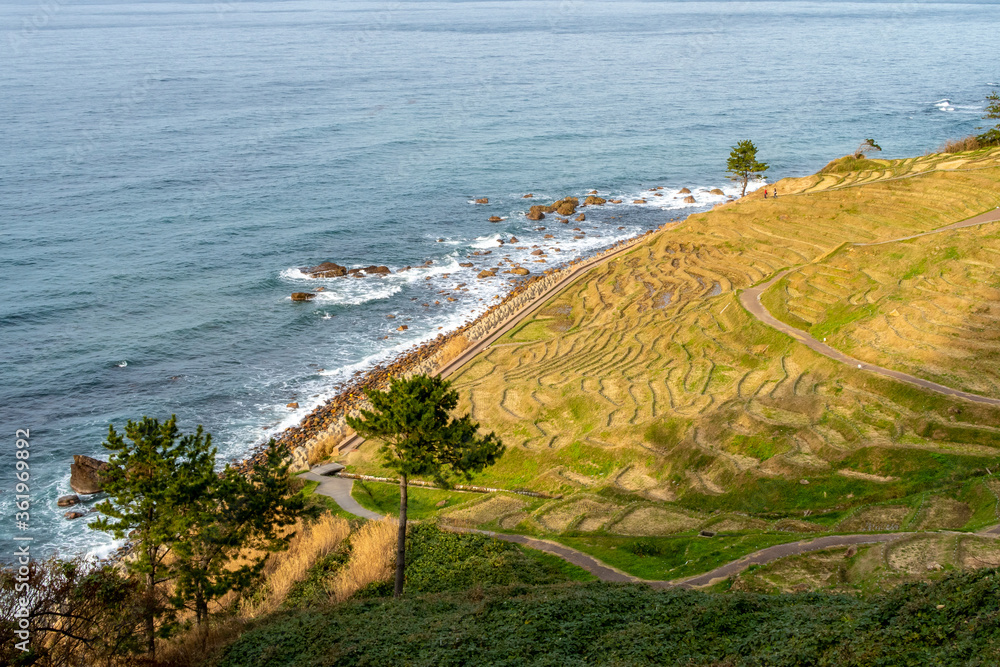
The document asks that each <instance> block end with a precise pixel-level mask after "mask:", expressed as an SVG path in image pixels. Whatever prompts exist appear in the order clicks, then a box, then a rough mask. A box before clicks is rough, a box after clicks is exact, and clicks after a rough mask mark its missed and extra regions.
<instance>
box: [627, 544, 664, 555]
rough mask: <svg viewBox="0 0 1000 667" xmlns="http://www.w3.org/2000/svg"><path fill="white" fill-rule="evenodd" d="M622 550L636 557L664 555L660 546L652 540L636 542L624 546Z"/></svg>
mask: <svg viewBox="0 0 1000 667" xmlns="http://www.w3.org/2000/svg"><path fill="white" fill-rule="evenodd" d="M622 549H624V550H625V551H627V552H629V553H630V554H634V555H636V556H640V557H641V556H659V555H661V554H662V553H663V550H662V549H661V548H660V546H659V545H658V544H657V543H656V542H653V541H652V540H636V541H635V542H629V543H627V544H625V545H624V546H622Z"/></svg>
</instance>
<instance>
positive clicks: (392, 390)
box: [347, 375, 504, 597]
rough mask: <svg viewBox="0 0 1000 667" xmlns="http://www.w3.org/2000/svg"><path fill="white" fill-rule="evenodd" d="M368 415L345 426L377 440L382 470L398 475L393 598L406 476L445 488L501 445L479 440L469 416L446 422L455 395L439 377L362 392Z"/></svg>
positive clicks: (401, 556)
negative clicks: (393, 471) (380, 443)
mask: <svg viewBox="0 0 1000 667" xmlns="http://www.w3.org/2000/svg"><path fill="white" fill-rule="evenodd" d="M365 393H366V395H367V396H368V399H369V400H370V401H371V403H372V406H373V408H374V410H362V411H361V416H360V417H350V416H349V417H348V418H347V423H348V425H349V426H350V427H351V428H353V429H354V430H355V431H357V433H358V435H361V436H362V437H365V438H377V439H379V440H381V442H382V445H381V447H380V448H379V450H378V453H379V454H380V455H381V457H382V461H383V462H384V463H385V465H386V467H388V468H390V469H392V470H395V471H396V473H397V474H398V475H399V534H398V537H397V543H396V584H395V593H394V594H395V596H396V597H399V596H400V595H402V593H403V573H404V570H405V568H406V487H407V481H408V479H409V478H410V477H414V476H423V477H431V478H432V479H433V480H434V481H435V482H436V483H437V484H439V485H440V486H443V487H445V488H448V487H450V486H451V484H452V478H453V477H455V476H463V477H465V478H467V479H468V478H469V477H471V474H472V473H474V472H479V471H481V470H482V469H483V468H485V467H486V466H490V465H493V464H494V463H495V462H496V460H497V459H498V458H499V457H500V456H501V455H502V454H503V452H504V446H503V443H502V442H500V440H499V439H498V438H497V437H496V435H494V434H493V433H490V434H489V435H486V436H480V435H479V433H478V430H479V424H477V423H475V422H473V421H472V418H471V417H470V416H469V415H467V414H466V415H464V416H462V417H458V418H451V417H450V416H449V414H448V413H449V412H450V411H451V410H454V409H455V406H456V405H458V392H456V391H454V390H453V389H451V383H449V382H447V381H445V380H442V379H441V378H439V377H430V376H427V375H415V376H413V377H412V378H409V379H406V380H398V379H394V380H393V381H392V382H391V383H390V386H389V390H388V391H377V390H368V391H366V392H365Z"/></svg>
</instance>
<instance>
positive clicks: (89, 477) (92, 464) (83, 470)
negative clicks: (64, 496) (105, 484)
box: [69, 454, 111, 495]
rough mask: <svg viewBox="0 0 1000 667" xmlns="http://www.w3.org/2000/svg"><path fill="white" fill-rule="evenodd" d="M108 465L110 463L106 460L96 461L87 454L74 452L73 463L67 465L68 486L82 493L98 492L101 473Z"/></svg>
mask: <svg viewBox="0 0 1000 667" xmlns="http://www.w3.org/2000/svg"><path fill="white" fill-rule="evenodd" d="M110 466H111V464H109V463H108V462H107V461H98V460H97V459H93V458H91V457H89V456H83V455H82V454H75V455H74V456H73V464H72V465H71V466H70V467H69V471H70V478H69V486H70V488H71V489H73V490H74V491H76V492H77V493H82V494H83V495H89V494H91V493H100V491H101V473H102V472H104V471H105V470H107V469H108V468H109V467H110Z"/></svg>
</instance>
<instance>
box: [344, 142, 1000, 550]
mask: <svg viewBox="0 0 1000 667" xmlns="http://www.w3.org/2000/svg"><path fill="white" fill-rule="evenodd" d="M871 162H874V163H877V164H878V165H879V167H878V169H876V170H871V171H866V172H847V173H825V174H824V173H821V174H818V175H815V176H811V177H807V178H803V179H786V180H784V181H780V182H779V183H778V184H777V188H778V191H779V194H780V196H779V198H778V199H777V200H775V199H768V200H764V199H763V198H762V197H761V196H760V195H759V194H756V193H755V196H752V197H748V198H747V199H745V200H742V201H740V202H738V203H734V204H729V205H726V206H723V207H720V208H718V209H716V210H713V211H711V212H708V213H703V214H698V215H694V216H691V217H690V218H689V219H688V220H687V221H685V222H684V223H682V224H680V225H678V226H676V227H670V228H667V229H665V230H664V231H663V232H661V233H658V234H656V235H654V236H653V237H652V238H651V239H650V240H649V241H648V242H646V243H644V244H642V245H640V246H639V247H637V248H636V249H634V250H632V251H631V252H629V253H628V254H626V255H625V256H623V257H620V258H617V259H615V260H613V261H610V262H608V263H606V264H604V265H602V266H599V267H597V268H595V269H594V270H593V271H591V272H590V273H589V274H588V275H587V276H585V277H584V278H583V279H581V280H579V281H578V282H576V283H575V284H573V285H572V286H571V287H569V288H568V289H566V290H565V291H564V292H563V293H561V294H560V295H559V296H558V297H556V298H554V299H552V300H551V301H549V302H548V303H547V304H546V305H545V307H543V308H542V309H541V310H540V311H538V312H537V313H536V314H535V315H534V316H533V317H530V318H528V319H527V320H525V321H523V322H522V323H521V324H520V325H519V326H517V327H515V328H514V329H513V330H512V331H511V332H509V333H508V334H507V335H506V336H504V337H503V338H502V339H500V340H498V341H497V342H496V343H495V344H493V345H492V346H491V348H490V349H489V350H488V351H486V352H484V353H483V354H481V355H479V356H478V357H477V358H476V359H475V360H473V361H472V362H471V363H469V364H468V365H467V366H466V367H465V368H463V369H462V371H461V372H459V373H457V374H456V375H455V376H454V377H453V380H454V383H455V386H456V388H457V389H458V390H459V391H460V393H461V395H462V404H461V405H460V408H461V409H465V410H470V411H471V412H472V414H473V416H474V417H475V418H476V419H478V420H479V421H480V422H481V423H482V426H483V427H484V428H486V429H488V430H495V431H496V432H497V433H498V434H499V435H500V436H501V437H502V438H503V440H504V441H505V443H507V445H508V448H509V451H508V452H507V454H506V455H505V456H504V457H503V459H502V460H501V461H500V462H499V463H498V464H497V465H496V466H495V467H493V468H491V469H489V470H487V471H485V472H484V473H483V474H482V475H480V476H479V478H478V479H477V483H481V484H485V485H490V486H498V487H503V488H526V489H532V490H536V491H544V492H548V493H557V494H563V495H564V496H565V497H564V498H563V499H561V500H548V501H547V500H533V499H526V498H524V497H517V496H506V495H494V496H488V497H480V498H477V499H472V500H469V501H467V502H465V503H463V504H462V505H460V506H458V507H454V508H445V509H443V510H441V512H442V513H443V514H444V516H445V517H446V518H450V519H451V520H453V521H455V522H457V523H463V524H465V525H477V526H482V527H491V528H498V529H502V530H514V531H520V532H530V533H538V534H547V535H555V536H561V537H562V538H568V537H571V536H574V535H575V536H581V535H597V536H602V535H606V536H625V537H635V536H643V535H693V534H696V533H697V531H699V530H703V529H710V530H712V531H715V532H718V531H723V532H727V531H728V532H736V533H741V532H742V533H746V532H756V533H768V532H772V533H773V532H777V533H782V534H784V533H796V534H805V533H811V532H830V531H834V532H853V531H864V530H873V531H881V530H899V529H924V530H931V529H940V528H948V529H966V530H971V529H978V528H981V527H983V526H985V525H990V524H991V523H997V522H998V521H1000V519H998V517H997V515H996V505H997V497H996V495H995V494H994V489H993V486H992V485H991V484H990V483H987V482H989V479H990V476H989V474H988V473H987V471H988V470H995V469H996V467H997V466H1000V456H998V454H1000V449H998V448H1000V408H995V407H990V406H982V405H973V404H970V403H968V402H965V401H962V400H960V399H954V398H948V397H944V396H940V395H937V394H934V393H929V392H926V391H922V390H919V389H916V388H914V387H912V386H909V385H905V384H900V383H897V382H894V381H891V380H887V379H884V378H880V377H877V376H874V375H872V374H869V373H865V372H863V371H859V370H857V369H853V368H848V367H845V366H843V365H842V364H838V363H837V362H834V361H832V360H830V359H827V358H825V357H822V356H820V355H818V354H816V353H814V352H812V351H810V350H808V349H807V348H805V347H804V346H802V345H800V344H798V343H796V342H795V341H794V340H792V339H791V338H789V337H787V336H785V335H783V334H780V333H778V332H777V331H775V330H773V329H771V328H769V327H767V326H766V325H764V324H762V323H760V322H759V321H757V320H756V319H755V318H754V317H752V316H751V315H750V314H749V313H747V312H746V311H745V310H744V309H743V308H742V307H741V306H740V304H739V303H738V299H737V291H738V290H740V289H741V288H745V287H747V286H749V285H751V284H754V283H757V282H760V281H762V280H763V279H765V278H767V277H768V276H770V275H773V274H774V273H775V272H777V271H778V270H779V269H783V268H786V267H791V266H797V265H808V268H807V269H804V273H803V275H817V276H819V275H820V274H822V272H823V270H822V269H823V267H825V266H827V264H825V263H824V262H826V263H829V262H834V261H842V258H843V257H844V256H845V254H846V253H844V252H839V253H838V252H836V251H837V250H838V248H840V247H841V246H842V245H843V244H845V243H854V242H864V243H873V242H880V241H889V240H891V239H897V238H901V237H905V236H910V235H912V234H915V233H920V232H926V231H930V230H933V229H936V228H939V227H943V226H945V225H948V224H951V223H954V222H957V221H960V220H962V219H965V218H968V217H971V216H973V215H976V214H978V213H981V212H983V211H985V210H989V209H992V208H995V207H996V206H998V205H1000V150H998V149H993V150H986V151H978V152H976V153H971V154H964V155H957V156H956V155H935V156H927V157H922V158H910V159H907V160H900V161H884V160H877V161H871ZM592 216H594V214H593V213H588V217H592ZM995 227H996V225H993V226H989V225H988V226H985V227H983V228H982V229H979V230H975V231H967V230H962V231H958V232H954V234H955V236H956V239H955V240H949V241H947V245H944V244H945V240H944V239H938V240H936V241H933V240H928V241H925V242H922V243H927V244H930V245H929V247H934V246H936V245H940V246H942V247H947V248H952V247H954V248H955V249H954V250H953V251H947V252H945V251H942V252H941V253H939V255H935V256H933V260H934V262H935V264H934V266H935V267H941V270H942V271H945V270H947V272H948V273H946V274H944V275H946V276H951V275H952V273H955V275H957V274H958V273H962V274H963V275H967V276H970V278H969V281H968V284H969V288H968V294H966V295H965V296H964V297H963V298H964V299H965V301H963V302H962V303H963V304H968V303H970V302H971V301H974V300H976V299H977V298H981V297H980V296H979V294H980V293H979V292H976V291H975V290H976V289H981V288H980V287H977V285H980V284H981V283H984V281H986V282H988V281H989V280H990V279H989V277H988V273H989V272H988V268H986V267H983V266H982V264H983V262H984V261H986V260H985V259H984V258H985V257H986V256H987V254H988V253H989V252H990V251H989V248H990V247H992V246H991V245H989V244H990V243H993V241H992V240H990V239H992V238H993V237H989V239H987V235H990V234H995V233H996V231H997V230H996V229H995ZM963 234H964V235H966V236H962V235H963ZM958 238H961V239H963V240H962V241H961V242H960V241H959V240H957V239H958ZM984 239H986V240H987V241H988V243H985V244H984V243H983V241H984ZM892 252H894V251H893V250H891V249H890V246H873V247H872V248H871V252H870V253H868V251H865V252H860V251H859V250H855V251H854V252H853V253H850V258H851V259H850V262H849V263H848V264H845V265H844V267H843V269H844V270H843V271H840V272H839V273H840V274H845V275H847V276H848V278H845V281H846V282H845V284H844V286H841V287H838V289H839V291H836V292H834V291H832V289H831V288H830V287H828V284H827V283H826V282H823V280H826V278H825V277H824V279H823V280H819V279H816V280H813V282H811V283H810V282H809V280H808V279H806V278H803V279H801V280H799V281H798V282H795V283H794V285H795V287H794V289H795V294H794V295H792V293H791V290H790V289H786V292H785V294H787V295H790V296H789V297H788V306H787V308H785V311H786V312H788V313H791V314H792V315H793V316H794V317H796V318H798V319H796V320H795V321H796V322H803V323H805V324H806V325H808V326H814V325H815V323H812V322H811V321H807V320H806V319H805V315H804V313H806V306H804V305H803V304H806V303H813V302H815V301H819V302H822V301H823V299H827V300H829V301H830V303H831V304H832V303H837V304H840V303H842V301H843V303H847V304H850V302H851V301H850V300H851V299H852V298H854V299H855V301H856V300H857V299H858V298H860V297H857V296H856V295H857V294H869V293H870V292H865V291H864V290H865V289H866V285H867V283H866V284H865V285H859V286H854V283H853V282H851V281H852V280H855V279H856V278H857V280H861V278H860V277H859V276H864V275H866V273H865V272H866V271H869V272H871V271H877V272H880V275H886V276H893V275H896V272H898V276H899V278H898V279H899V281H902V283H900V284H903V287H907V285H909V283H906V281H907V280H909V278H904V277H903V276H904V275H905V274H906V273H907V271H909V270H910V269H911V268H912V267H911V265H912V264H914V263H919V262H920V261H921V260H920V257H921V253H923V252H928V250H927V248H925V247H924V246H923V245H921V244H915V246H914V249H913V250H912V252H911V255H908V256H907V257H908V259H905V261H901V260H900V259H891V258H887V256H886V255H885V253H892ZM896 252H898V251H896ZM984 253H986V254H984ZM956 254H957V256H954V255H956ZM980 255H982V256H980ZM851 262H853V263H851ZM810 263H813V264H810ZM810 271H811V272H813V273H809V272H810ZM977 271H978V273H977ZM963 272H964V273H963ZM973 281H978V282H975V283H974V282H973ZM883 282H884V283H885V284H887V285H888V284H889V283H891V280H889V279H888V278H887V279H886V280H885V281H883ZM942 284H943V283H942ZM898 288H899V286H898V285H897V287H894V288H892V289H893V290H896V291H892V293H891V295H890V294H889V293H887V294H886V295H884V300H887V301H888V300H890V296H892V295H895V296H893V298H899V299H902V300H908V301H910V302H913V299H912V298H911V297H910V296H907V294H904V293H903V292H901V291H899V289H898ZM913 289H918V288H917V287H913ZM982 289H985V288H982ZM989 289H993V288H992V286H990V287H989ZM793 297H794V298H793ZM871 298H876V297H874V296H872V297H871ZM878 298H883V297H878ZM991 298H992V297H991ZM796 299H798V300H796ZM841 300H842V301H841ZM914 307H916V306H914ZM963 307H965V306H964V305H963ZM830 308H832V311H831V312H832V314H831V315H829V317H831V318H836V317H841V319H843V317H842V316H841V315H838V314H837V313H838V312H839V311H837V310H836V308H833V307H832V306H830ZM810 312H812V311H810ZM866 312H868V311H866ZM967 312H968V311H967V310H965V311H963V310H961V308H959V309H958V310H956V313H957V315H956V317H959V318H960V319H961V318H962V317H964V315H965V314H966V313H967ZM776 314H777V313H776ZM981 315H988V314H987V313H982V314H981ZM811 316H812V317H818V316H816V315H811ZM847 319H848V320H850V324H851V325H852V326H855V327H860V326H862V324H863V323H864V320H862V319H860V318H855V319H853V320H852V319H850V318H847ZM873 319H874V317H873ZM980 319H982V318H980ZM824 321H825V320H824ZM984 321H985V320H984ZM844 324H845V326H846V324H847V323H846V322H845V323H844ZM942 325H943V326H953V324H949V322H948V321H943V320H942ZM962 326H966V327H967V328H974V327H975V326H980V325H977V324H975V323H974V322H969V323H967V324H964V325H962ZM837 330H838V332H839V331H840V329H839V328H838V329H837ZM852 331H854V329H850V328H849V327H848V328H845V329H844V331H843V332H842V334H841V335H843V336H849V335H853V336H854V338H856V339H859V340H861V339H864V338H865V336H866V335H867V334H865V333H864V332H862V331H861V330H860V329H858V330H857V331H858V333H855V334H852V333H850V332H852ZM933 333H934V332H930V331H928V330H927V327H923V328H915V329H913V330H911V331H910V332H909V336H910V338H909V339H908V342H906V343H900V345H899V347H900V348H902V347H909V348H911V349H913V350H919V349H921V348H920V347H919V345H918V344H914V342H913V341H914V340H915V338H921V337H924V336H926V341H925V342H926V343H927V344H928V345H930V344H933V339H932V334H933ZM991 335H992V333H988V334H984V335H983V337H982V340H979V339H976V340H974V341H971V342H967V341H966V339H962V340H960V341H959V343H958V344H957V346H959V347H960V346H961V345H966V347H965V348H963V349H964V350H966V351H968V350H973V349H975V350H980V349H985V348H984V347H983V346H987V347H988V346H989V345H992V342H991V341H992V339H990V338H989V336H991ZM868 337H869V338H872V337H871V336H868ZM878 340H880V341H881V340H884V337H879V338H878ZM918 342H919V341H918ZM977 346H979V347H977ZM894 349H895V348H884V347H872V350H871V354H872V361H873V362H874V361H876V359H877V360H879V361H881V362H883V363H888V361H887V360H886V359H883V358H882V357H883V356H884V355H886V354H893V353H894V352H893V350H894ZM990 349H992V348H990ZM969 354H972V353H971V352H970V353H969ZM952 356H953V357H955V358H958V357H960V355H952ZM911 358H912V359H914V361H913V362H912V363H909V365H907V362H906V359H907V357H906V356H905V355H899V357H898V358H897V359H896V363H900V364H903V365H904V366H905V367H907V368H913V369H914V370H919V369H917V368H916V366H917V365H918V364H919V361H920V359H921V358H922V357H921V356H920V355H917V354H913V355H911ZM966 358H967V359H968V358H970V357H966ZM972 358H973V359H974V355H973V357H972ZM977 363H978V362H977ZM980 367H981V366H977V365H975V364H974V363H971V362H970V363H969V364H967V365H966V366H964V367H962V366H961V365H960V364H953V365H952V366H949V367H948V369H947V371H948V373H940V374H938V375H937V376H935V377H941V378H943V379H942V380H941V381H942V382H943V381H944V380H949V381H952V380H954V379H955V378H958V379H961V377H962V373H965V377H967V382H968V386H970V387H973V388H976V387H982V388H983V389H984V390H989V389H990V386H992V385H990V383H991V382H992V380H991V379H990V377H992V376H989V375H988V374H983V373H979V372H978V371H977V369H978V368H980ZM963 368H964V369H965V370H962V369H963ZM949 374H950V375H949ZM973 377H975V378H976V382H978V383H979V384H976V382H973V380H972V378H973ZM373 451H374V448H373V447H363V448H362V449H361V450H360V451H359V452H356V453H354V454H352V455H351V457H350V458H349V463H350V464H351V466H352V469H354V470H356V471H360V472H370V473H376V474H377V473H381V472H384V471H382V470H381V469H380V467H379V466H378V465H377V463H376V462H375V461H374V460H373V458H372V452H373ZM938 506H940V507H945V506H947V508H949V509H948V511H943V510H942V511H935V512H929V511H928V509H927V508H928V507H938ZM578 548H580V547H579V546H578ZM610 548H612V549H613V548H614V546H611V547H610Z"/></svg>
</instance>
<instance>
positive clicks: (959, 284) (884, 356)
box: [762, 223, 1000, 398]
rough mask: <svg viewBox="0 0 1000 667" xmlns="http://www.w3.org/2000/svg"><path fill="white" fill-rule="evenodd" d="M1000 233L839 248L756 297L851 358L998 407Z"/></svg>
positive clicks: (998, 228)
mask: <svg viewBox="0 0 1000 667" xmlns="http://www.w3.org/2000/svg"><path fill="white" fill-rule="evenodd" d="M998 266H1000V223H992V224H988V225H984V226H982V227H980V228H978V229H959V230H955V231H951V232H944V233H942V234H936V235H932V236H925V237H922V238H918V239H912V240H909V241H903V242H899V243H888V244H882V245H876V246H861V247H857V246H854V247H851V246H849V247H846V248H843V249H841V250H840V251H838V252H836V253H835V254H833V255H831V256H829V257H827V258H825V259H824V260H823V261H821V262H816V263H813V264H809V265H807V266H804V267H802V268H801V269H799V270H796V271H793V272H792V273H790V274H789V275H788V276H787V277H786V278H784V279H782V280H781V281H779V282H778V283H776V284H775V285H774V287H772V288H771V289H770V290H768V292H767V293H765V295H764V296H763V297H762V303H764V305H765V306H766V307H767V308H768V309H769V310H770V311H771V313H772V314H773V315H774V316H775V317H777V318H778V319H781V320H783V321H785V322H786V323H788V324H791V325H792V326H795V327H797V328H800V329H803V330H806V331H809V333H811V334H812V335H813V337H818V338H827V342H828V344H830V345H831V346H833V347H835V348H836V349H839V350H841V351H843V352H847V353H848V354H851V355H852V356H854V357H857V358H859V359H862V360H864V361H868V362H871V363H878V364H881V365H883V366H887V367H890V368H893V369H895V370H899V371H902V372H904V373H908V374H910V375H914V376H917V377H921V378H924V379H928V380H932V381H934V382H938V383H940V384H944V385H947V386H949V387H954V388H957V389H962V390H964V391H970V392H973V393H977V394H982V395H984V396H991V397H994V398H995V397H1000V363H998V362H1000V326H998V325H1000V272H998V270H997V267H998Z"/></svg>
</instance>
